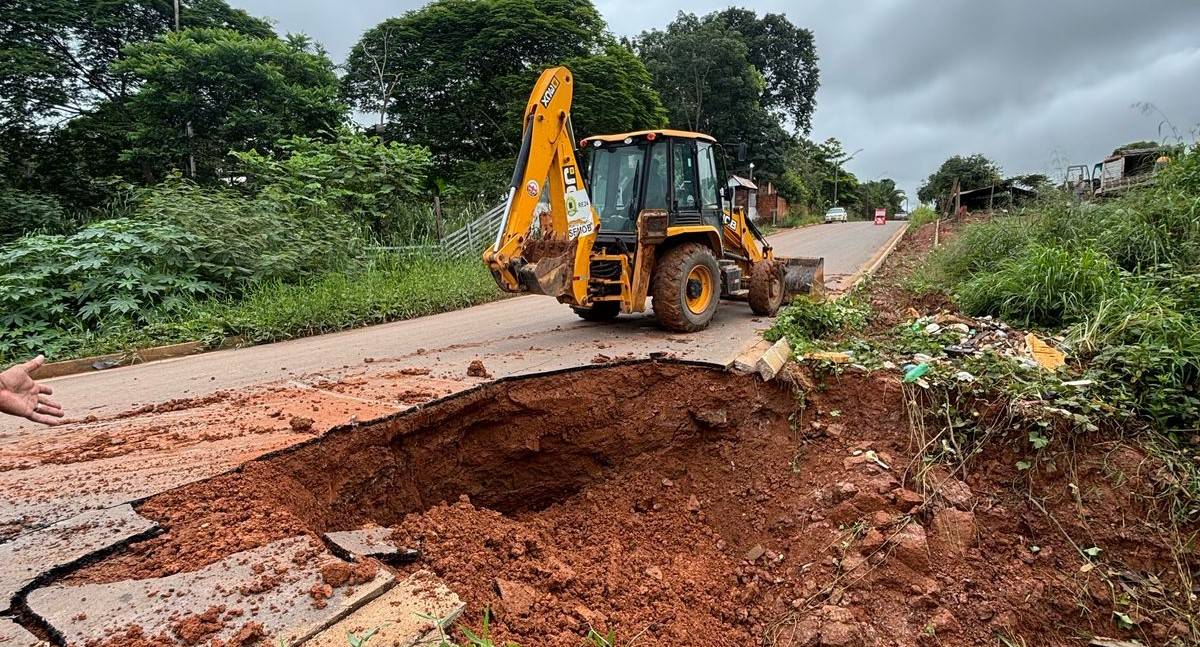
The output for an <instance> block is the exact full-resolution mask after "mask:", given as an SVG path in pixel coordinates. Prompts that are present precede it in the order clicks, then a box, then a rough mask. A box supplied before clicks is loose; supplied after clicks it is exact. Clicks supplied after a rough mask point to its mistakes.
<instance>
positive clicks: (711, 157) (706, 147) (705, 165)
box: [696, 142, 726, 227]
mask: <svg viewBox="0 0 1200 647" xmlns="http://www.w3.org/2000/svg"><path fill="white" fill-rule="evenodd" d="M696 151H697V155H696V176H697V178H696V179H697V181H698V186H699V188H700V190H699V193H698V197H699V199H700V213H701V217H702V218H703V219H704V223H705V224H711V225H713V226H715V227H721V226H723V225H724V224H726V223H725V214H724V213H722V211H721V183H720V180H718V179H717V156H716V152H717V151H716V146H714V145H713V144H710V143H708V142H696Z"/></svg>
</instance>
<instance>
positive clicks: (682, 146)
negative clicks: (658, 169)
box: [671, 140, 700, 209]
mask: <svg viewBox="0 0 1200 647" xmlns="http://www.w3.org/2000/svg"><path fill="white" fill-rule="evenodd" d="M671 149H672V150H673V151H674V154H673V155H672V161H673V162H674V166H675V168H674V171H675V177H674V184H675V204H676V206H677V207H678V208H680V209H699V208H700V202H699V200H698V199H697V198H696V179H695V178H696V156H695V155H694V154H693V152H694V151H695V150H696V149H695V144H693V143H692V142H690V141H680V140H676V141H675V143H674V145H673V146H672V147H671Z"/></svg>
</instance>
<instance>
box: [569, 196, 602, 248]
mask: <svg viewBox="0 0 1200 647" xmlns="http://www.w3.org/2000/svg"><path fill="white" fill-rule="evenodd" d="M564 198H565V202H566V203H567V237H568V238H571V239H575V238H579V237H580V236H586V235H588V234H590V233H592V232H594V231H595V230H596V225H595V223H594V222H593V221H592V199H591V198H590V197H588V193H587V191H585V190H583V189H578V190H576V191H567V193H566V196H564Z"/></svg>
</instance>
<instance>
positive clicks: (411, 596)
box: [304, 571, 466, 647]
mask: <svg viewBox="0 0 1200 647" xmlns="http://www.w3.org/2000/svg"><path fill="white" fill-rule="evenodd" d="M465 608H466V604H465V603H463V601H462V600H460V599H459V598H458V596H457V595H455V594H454V592H453V591H451V590H450V589H448V588H446V585H445V584H444V583H443V582H442V581H441V580H440V579H438V577H437V576H436V575H434V574H433V573H430V572H429V571H417V572H416V573H413V574H412V575H410V576H409V577H408V579H406V580H404V581H403V582H400V583H398V584H396V586H394V587H392V589H391V590H389V591H388V592H387V593H384V594H383V595H381V596H379V597H378V598H376V599H375V600H373V601H371V602H370V603H369V604H366V605H364V606H363V607H362V608H361V609H359V610H357V611H355V612H354V613H352V614H350V615H349V616H347V617H346V618H345V619H343V620H341V621H340V622H338V623H337V624H335V625H333V626H332V627H330V628H328V629H326V630H325V631H322V632H321V633H319V634H317V635H316V636H315V637H313V639H312V640H310V641H309V642H306V643H304V647H346V645H347V643H348V641H347V635H348V634H353V635H355V636H358V637H359V638H363V637H365V636H366V635H367V634H368V633H369V632H371V631H374V633H373V634H371V637H370V640H369V641H368V643H367V644H369V645H375V644H379V645H388V646H389V647H413V646H415V645H436V644H438V643H439V640H438V639H439V638H440V637H441V634H440V632H439V631H438V626H440V627H441V629H442V630H446V629H448V628H449V627H450V625H452V624H454V621H455V620H457V619H458V616H459V615H460V614H462V612H463V609H465ZM435 623H436V624H435Z"/></svg>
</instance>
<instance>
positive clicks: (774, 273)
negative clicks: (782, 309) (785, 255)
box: [750, 261, 783, 317]
mask: <svg viewBox="0 0 1200 647" xmlns="http://www.w3.org/2000/svg"><path fill="white" fill-rule="evenodd" d="M781 305H783V267H782V266H781V265H779V264H778V263H774V262H771V261H759V262H758V263H755V264H754V267H753V268H752V269H751V270H750V310H751V311H753V312H754V314H756V315H758V316H760V317H774V316H775V313H776V312H778V311H779V306H781Z"/></svg>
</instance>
